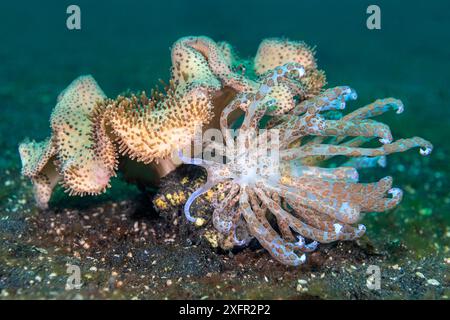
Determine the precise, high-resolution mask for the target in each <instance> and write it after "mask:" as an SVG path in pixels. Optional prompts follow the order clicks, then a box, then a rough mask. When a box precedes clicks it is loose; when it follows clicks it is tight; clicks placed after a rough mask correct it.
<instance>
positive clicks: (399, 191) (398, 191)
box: [388, 188, 403, 198]
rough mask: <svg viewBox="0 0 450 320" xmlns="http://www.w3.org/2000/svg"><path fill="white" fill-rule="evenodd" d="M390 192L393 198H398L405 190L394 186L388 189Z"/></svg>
mask: <svg viewBox="0 0 450 320" xmlns="http://www.w3.org/2000/svg"><path fill="white" fill-rule="evenodd" d="M388 193H389V194H390V195H392V198H398V197H400V196H402V194H403V191H402V189H399V188H392V189H390V190H389V191H388Z"/></svg>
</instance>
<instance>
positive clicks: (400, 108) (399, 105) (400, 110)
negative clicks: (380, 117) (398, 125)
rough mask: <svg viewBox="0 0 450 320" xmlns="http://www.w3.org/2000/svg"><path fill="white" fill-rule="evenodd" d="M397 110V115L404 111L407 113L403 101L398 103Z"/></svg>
mask: <svg viewBox="0 0 450 320" xmlns="http://www.w3.org/2000/svg"><path fill="white" fill-rule="evenodd" d="M395 108H396V109H397V111H396V113H397V114H400V113H402V112H403V111H405V105H404V104H403V102H401V101H398V103H397V104H396V105H395Z"/></svg>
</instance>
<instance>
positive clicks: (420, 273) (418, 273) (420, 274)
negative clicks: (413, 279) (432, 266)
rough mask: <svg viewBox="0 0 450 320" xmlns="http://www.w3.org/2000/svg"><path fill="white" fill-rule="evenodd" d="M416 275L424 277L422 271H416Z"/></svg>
mask: <svg viewBox="0 0 450 320" xmlns="http://www.w3.org/2000/svg"><path fill="white" fill-rule="evenodd" d="M416 276H418V277H419V278H422V279H425V276H424V275H423V273H422V272H416Z"/></svg>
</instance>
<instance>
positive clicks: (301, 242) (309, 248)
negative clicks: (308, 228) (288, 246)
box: [295, 235, 319, 252]
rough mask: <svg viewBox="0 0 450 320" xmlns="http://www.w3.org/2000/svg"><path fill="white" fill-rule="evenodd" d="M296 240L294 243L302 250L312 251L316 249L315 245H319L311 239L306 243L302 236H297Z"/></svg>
mask: <svg viewBox="0 0 450 320" xmlns="http://www.w3.org/2000/svg"><path fill="white" fill-rule="evenodd" d="M297 239H298V241H297V242H296V243H295V245H296V246H298V247H299V248H300V249H303V250H304V251H308V252H311V251H314V250H316V248H317V246H318V245H319V242H317V241H313V242H311V243H308V244H306V241H305V238H303V237H302V236H300V235H299V236H297Z"/></svg>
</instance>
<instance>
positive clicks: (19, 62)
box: [0, 0, 450, 255]
mask: <svg viewBox="0 0 450 320" xmlns="http://www.w3.org/2000/svg"><path fill="white" fill-rule="evenodd" d="M70 4H77V5H79V6H80V8H81V13H82V30H80V31H70V30H68V29H67V28H66V18H67V14H66V8H67V6H68V5H70ZM370 4H378V5H379V6H380V7H381V17H382V29H381V30H373V31H371V30H368V29H367V28H366V19H367V17H368V15H367V14H366V8H367V7H368V5H370ZM449 16H450V2H449V1H443V0H442V1H440V0H434V1H400V0H389V1H365V0H362V1H357V0H354V1H350V0H342V1H331V0H326V1H285V0H277V1H206V0H202V1H194V0H192V1H181V0H180V1H170V0H167V1H137V0H128V1H118V0H115V1H112V0H109V1H82V0H71V1H49V0H46V1H22V0H16V1H2V2H1V3H0V149H1V150H2V151H1V153H0V171H1V172H3V173H5V172H13V174H12V175H13V177H16V178H17V179H18V177H19V174H18V172H19V169H20V160H19V157H18V153H17V145H18V143H19V142H20V141H21V140H22V139H23V138H24V137H27V136H28V137H32V138H35V139H37V140H40V139H43V138H45V137H47V136H48V135H49V133H50V129H49V116H50V113H51V110H52V108H53V107H54V105H55V100H56V97H57V95H58V93H59V92H60V91H61V90H63V89H64V88H65V87H66V86H67V85H68V84H69V83H70V82H71V81H72V80H73V79H75V78H76V77H78V76H79V75H81V74H92V75H93V76H94V77H95V79H96V80H97V81H98V83H99V84H100V86H101V87H102V88H103V90H104V91H105V92H106V94H107V95H108V96H110V97H114V96H116V95H117V94H119V93H120V92H122V91H124V90H126V89H128V88H131V89H134V90H141V89H146V90H148V89H150V88H152V87H153V86H154V85H155V84H156V83H157V80H158V79H159V78H162V79H165V80H167V79H168V78H169V75H170V74H169V68H170V51H169V49H170V46H171V44H172V43H173V42H174V41H175V40H177V39H178V38H179V37H182V36H186V35H207V36H210V37H211V38H213V39H214V40H226V41H228V42H230V43H232V44H233V45H234V46H235V48H236V49H237V51H238V53H239V54H240V55H241V56H242V57H250V56H252V55H254V54H255V52H256V49H257V47H258V45H259V43H260V41H261V40H262V39H263V38H266V37H288V38H290V39H293V40H304V41H306V42H307V43H308V44H310V45H314V46H316V48H317V57H318V60H319V66H320V68H322V69H324V70H325V71H326V74H327V78H328V82H329V85H330V86H334V85H350V86H352V87H353V88H355V89H356V91H357V92H358V94H359V99H358V102H357V103H352V104H351V105H350V106H349V108H350V109H351V108H354V107H356V106H362V105H364V104H366V103H368V102H371V101H373V100H375V99H377V98H383V97H389V96H393V97H396V98H399V99H401V100H402V101H403V102H404V103H405V105H406V110H405V112H404V113H403V114H402V115H394V114H388V115H385V116H383V117H382V118H381V120H382V121H383V122H386V123H388V124H389V125H390V126H391V129H392V131H393V134H394V137H395V138H400V137H411V136H416V135H417V136H421V137H424V138H426V139H428V140H430V141H432V142H433V144H434V145H435V150H434V152H433V154H432V155H431V156H430V157H429V158H423V157H421V156H420V155H419V154H418V152H417V150H415V151H409V152H408V153H405V154H403V155H394V156H393V157H392V159H393V160H392V162H390V164H391V165H390V166H389V168H388V169H386V171H385V172H379V173H380V176H382V175H387V174H389V175H393V176H394V178H395V180H394V181H395V185H397V186H400V187H402V188H406V193H405V199H404V202H403V203H402V207H401V208H402V209H399V210H400V211H396V212H395V213H394V214H391V215H389V216H381V218H380V217H377V218H376V219H375V218H374V219H373V220H371V221H375V222H373V224H374V225H373V226H372V227H373V228H375V229H376V227H379V230H381V231H380V232H379V233H378V234H379V236H380V238H382V239H383V237H385V236H389V237H395V236H396V235H397V233H398V232H400V233H402V234H403V236H402V237H403V238H402V240H404V241H406V242H408V243H410V244H414V243H419V242H420V241H422V240H423V238H426V239H427V241H422V242H423V243H425V244H426V245H425V247H424V248H423V247H422V249H423V250H422V253H423V254H425V255H426V254H427V252H430V251H429V250H431V249H430V248H437V249H436V250H438V251H440V252H444V254H446V252H448V246H447V245H448V238H449V233H448V232H449V230H448V221H449V214H448V211H449V204H450V194H449V182H448V181H449V179H448V178H449V176H448V175H449V167H450V165H449V163H448V162H449V161H448V160H449V158H448V155H449V152H450V146H449V141H448V139H449V137H450V106H449V101H450V90H449V75H450V64H449V57H450V41H449V40H450V36H449V34H450V31H449V30H450V19H449ZM7 179H11V177H10V176H8V178H7ZM5 183H6V182H5ZM24 183H25V182H24ZM0 190H1V191H2V192H0V196H1V198H0V199H1V200H0V201H2V202H4V201H7V200H8V201H10V199H14V195H11V190H13V192H16V191H14V190H16V189H11V188H9V189H8V188H7V187H3V186H0ZM5 190H6V191H5ZM8 190H9V191H8ZM8 192H9V193H8ZM405 226H406V227H405ZM408 226H409V227H408ZM422 226H428V227H426V228H425V229H424V230H421V227H422ZM402 228H403V229H402ZM369 230H370V229H369ZM419 230H421V231H419ZM374 234H376V233H372V237H373V235H374ZM419 234H420V236H419V238H417V235H419ZM414 236H416V238H414ZM423 243H422V244H423ZM418 246H419V245H418ZM419 249H420V248H419ZM419 249H418V250H419ZM446 250H447V251H446Z"/></svg>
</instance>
